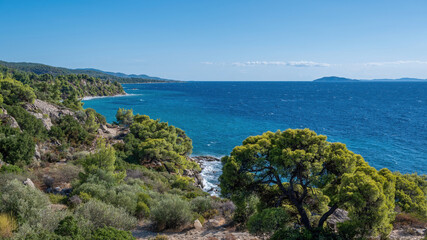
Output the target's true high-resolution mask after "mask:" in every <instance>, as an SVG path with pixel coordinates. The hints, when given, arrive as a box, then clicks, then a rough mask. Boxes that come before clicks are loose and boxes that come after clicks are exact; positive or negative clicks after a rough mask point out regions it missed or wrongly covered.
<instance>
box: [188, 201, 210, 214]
mask: <svg viewBox="0 0 427 240" xmlns="http://www.w3.org/2000/svg"><path fill="white" fill-rule="evenodd" d="M191 209H192V210H193V211H194V212H197V213H199V214H203V213H205V212H207V211H209V210H211V209H212V199H211V198H210V197H196V198H195V199H193V200H191Z"/></svg>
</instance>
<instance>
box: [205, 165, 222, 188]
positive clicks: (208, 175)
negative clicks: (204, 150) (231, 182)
mask: <svg viewBox="0 0 427 240" xmlns="http://www.w3.org/2000/svg"><path fill="white" fill-rule="evenodd" d="M201 165H202V166H201V167H202V172H201V173H200V175H202V178H203V190H204V191H205V192H208V193H210V194H211V195H212V196H218V195H219V193H220V190H221V189H220V188H219V180H218V177H219V176H220V175H221V173H222V164H221V161H202V162H201Z"/></svg>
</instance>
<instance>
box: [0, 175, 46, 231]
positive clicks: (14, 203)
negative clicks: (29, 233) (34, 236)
mask: <svg viewBox="0 0 427 240" xmlns="http://www.w3.org/2000/svg"><path fill="white" fill-rule="evenodd" d="M0 192H1V195H0V212H6V213H11V214H12V215H13V216H15V217H16V218H17V220H18V222H19V223H23V222H25V221H28V220H29V219H34V218H37V217H38V214H39V212H41V211H43V210H45V209H46V208H47V206H48V204H49V200H48V198H47V196H46V195H45V194H43V193H42V192H41V191H39V190H38V189H35V188H31V187H29V186H25V185H24V184H22V182H19V181H18V180H12V181H9V182H7V183H6V184H5V185H4V186H3V187H2V188H1V189H0Z"/></svg>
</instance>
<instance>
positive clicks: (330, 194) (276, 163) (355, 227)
mask: <svg viewBox="0 0 427 240" xmlns="http://www.w3.org/2000/svg"><path fill="white" fill-rule="evenodd" d="M222 162H223V164H224V167H223V174H222V175H221V177H220V181H221V191H222V194H223V195H224V196H226V197H230V198H231V199H232V200H233V201H234V202H235V204H236V206H237V212H236V215H235V219H236V220H237V221H240V222H246V221H247V220H248V217H249V216H250V215H252V214H254V213H255V212H256V209H255V207H253V203H251V202H250V199H251V197H255V198H258V199H259V202H258V203H256V204H255V205H256V208H257V211H258V213H257V214H256V215H254V216H253V217H252V218H251V219H250V222H249V226H250V227H251V228H252V229H254V223H255V222H259V221H260V222H262V221H261V220H262V219H263V218H265V216H269V215H268V214H267V213H265V211H266V210H268V211H271V209H272V208H279V209H284V210H286V212H287V213H288V215H289V216H290V217H291V219H294V221H295V222H297V223H299V224H301V225H302V226H304V229H305V230H304V231H303V232H300V234H306V233H307V234H309V235H311V236H313V237H316V236H317V237H319V236H320V235H319V234H323V233H325V231H327V229H325V227H326V221H327V219H328V217H329V216H331V215H332V214H333V213H334V211H335V210H336V209H338V208H341V209H345V210H347V211H348V212H349V217H350V220H348V221H345V222H343V223H342V224H340V225H339V229H340V231H341V232H342V233H345V236H346V238H356V237H357V238H363V237H369V236H377V235H378V234H379V235H381V236H383V237H385V236H387V235H388V233H390V231H391V230H392V221H393V220H394V217H395V211H394V209H395V202H396V203H397V204H398V205H401V204H403V205H404V206H408V207H409V206H411V204H410V203H411V202H412V203H414V202H415V201H412V200H411V199H410V198H409V199H408V198H405V197H402V198H403V199H407V200H405V202H402V200H401V197H397V198H396V197H395V196H403V194H397V195H395V192H396V190H397V191H402V192H404V189H405V187H402V186H399V184H398V185H397V186H396V176H395V175H394V174H392V173H391V172H390V171H389V170H387V169H382V170H380V171H377V170H375V169H374V168H372V167H370V166H369V165H368V163H366V162H365V161H364V160H363V158H362V157H361V156H360V155H357V154H354V153H352V152H351V151H349V150H347V148H346V147H345V145H344V144H341V143H330V142H327V141H326V137H325V136H322V135H317V134H316V133H315V132H313V131H310V130H308V129H304V130H300V129H297V130H291V129H289V130H286V131H284V132H281V131H278V132H276V133H272V132H266V133H264V134H263V135H260V136H254V137H249V138H247V139H246V140H245V141H243V145H242V146H238V147H236V148H234V150H233V151H232V153H231V154H230V156H226V157H224V158H223V159H222ZM408 178H409V177H406V178H405V179H408ZM416 180H419V181H420V182H423V181H424V183H423V184H425V178H424V179H423V178H420V177H413V178H412V182H415V181H416ZM423 184H420V183H417V184H415V183H414V185H417V186H424V185H423ZM414 188H415V187H414ZM417 196H422V197H423V198H422V197H420V198H416V197H415V198H416V199H417V200H418V201H419V202H420V204H419V205H421V206H422V205H423V204H425V202H426V198H425V194H424V193H422V191H421V192H420V191H418V195H417ZM412 197H413V198H414V196H413V195H412ZM251 205H252V207H249V208H248V206H251ZM409 208H411V207H409ZM248 210H249V211H248ZM263 214H266V215H263ZM270 223H273V222H270ZM258 229H262V224H260V225H258V228H255V230H254V231H258ZM267 229H269V228H267ZM273 229H274V228H273ZM282 233H283V231H281V233H280V234H282ZM288 233H289V231H287V233H286V234H288ZM278 234H279V233H278ZM292 234H295V232H292Z"/></svg>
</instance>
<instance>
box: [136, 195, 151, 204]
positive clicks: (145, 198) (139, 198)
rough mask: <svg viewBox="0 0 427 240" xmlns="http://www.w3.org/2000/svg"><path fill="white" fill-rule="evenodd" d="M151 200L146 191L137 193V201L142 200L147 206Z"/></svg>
mask: <svg viewBox="0 0 427 240" xmlns="http://www.w3.org/2000/svg"><path fill="white" fill-rule="evenodd" d="M152 200H153V199H151V197H150V195H148V193H144V192H140V193H138V202H143V203H145V204H146V205H147V206H149V205H150V204H151V201H152Z"/></svg>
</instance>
